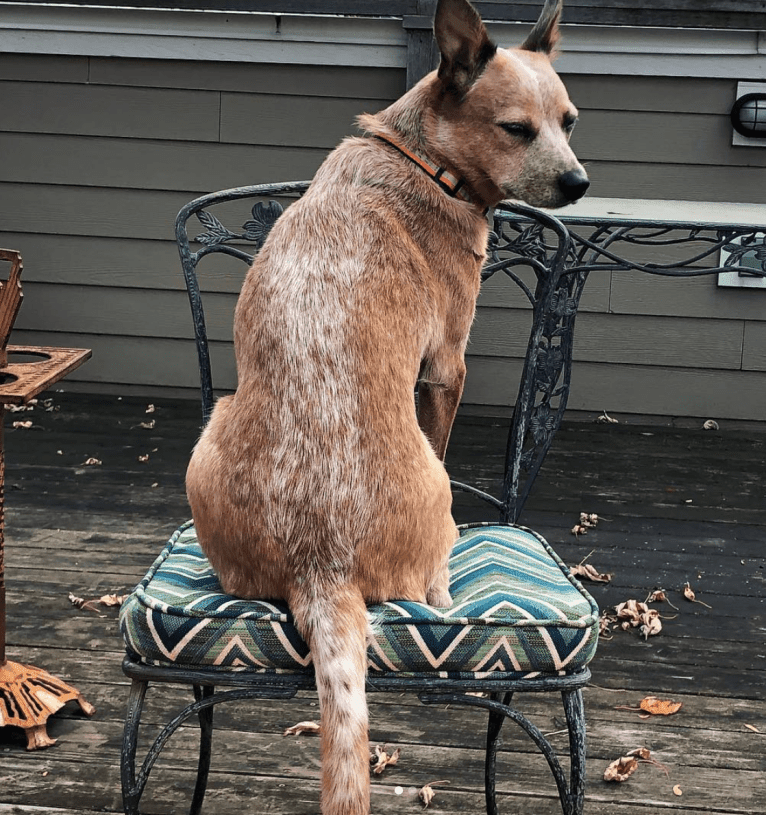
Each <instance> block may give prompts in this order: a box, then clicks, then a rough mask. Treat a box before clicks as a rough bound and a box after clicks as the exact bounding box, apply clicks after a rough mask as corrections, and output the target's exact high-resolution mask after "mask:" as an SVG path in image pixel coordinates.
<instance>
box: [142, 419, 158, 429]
mask: <svg viewBox="0 0 766 815" xmlns="http://www.w3.org/2000/svg"><path fill="white" fill-rule="evenodd" d="M156 424H157V420H156V419H150V420H149V421H148V422H139V423H138V426H139V427H143V428H144V430H154V425H156Z"/></svg>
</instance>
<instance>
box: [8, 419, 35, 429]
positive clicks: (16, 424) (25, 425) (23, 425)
mask: <svg viewBox="0 0 766 815" xmlns="http://www.w3.org/2000/svg"><path fill="white" fill-rule="evenodd" d="M11 427H14V428H18V429H21V430H29V428H30V427H32V422H30V421H27V422H14V423H13V424H12V425H11Z"/></svg>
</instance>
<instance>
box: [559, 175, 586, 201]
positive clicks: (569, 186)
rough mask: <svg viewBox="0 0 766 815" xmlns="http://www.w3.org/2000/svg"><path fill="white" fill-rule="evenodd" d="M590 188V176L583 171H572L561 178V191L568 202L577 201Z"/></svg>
mask: <svg viewBox="0 0 766 815" xmlns="http://www.w3.org/2000/svg"><path fill="white" fill-rule="evenodd" d="M588 187H590V181H589V180H588V176H587V175H585V173H584V172H583V171H582V170H570V171H569V172H568V173H564V174H563V175H561V176H559V189H560V190H561V192H562V194H563V196H564V198H566V199H567V201H577V199H578V198H582V197H583V195H585V191H586V190H587V189H588Z"/></svg>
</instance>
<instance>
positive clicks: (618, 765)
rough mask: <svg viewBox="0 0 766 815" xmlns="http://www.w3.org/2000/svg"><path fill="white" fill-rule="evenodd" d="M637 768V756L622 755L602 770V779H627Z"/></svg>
mask: <svg viewBox="0 0 766 815" xmlns="http://www.w3.org/2000/svg"><path fill="white" fill-rule="evenodd" d="M637 769H638V759H637V758H635V757H634V756H622V757H621V758H618V759H616V760H615V761H613V762H612V763H611V764H610V765H609V766H608V767H607V768H606V769H605V770H604V781H617V782H620V781H627V780H628V779H629V778H630V777H631V775H633V773H634V772H635V771H636V770H637Z"/></svg>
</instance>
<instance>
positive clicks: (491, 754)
mask: <svg viewBox="0 0 766 815" xmlns="http://www.w3.org/2000/svg"><path fill="white" fill-rule="evenodd" d="M499 697H500V694H499V693H492V694H490V698H491V699H493V700H494V701H499ZM512 698H513V693H512V692H508V693H506V694H505V697H504V699H503V704H504V705H509V704H510V703H511V699H512ZM504 721H505V716H504V715H503V714H502V713H497V712H496V711H494V710H491V711H490V712H489V720H488V722H487V753H486V756H485V758H484V795H485V798H486V801H487V815H497V800H496V798H495V765H496V763H497V750H498V748H499V747H500V745H501V744H502V740H501V738H500V730H501V729H502V727H503V722H504Z"/></svg>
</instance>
